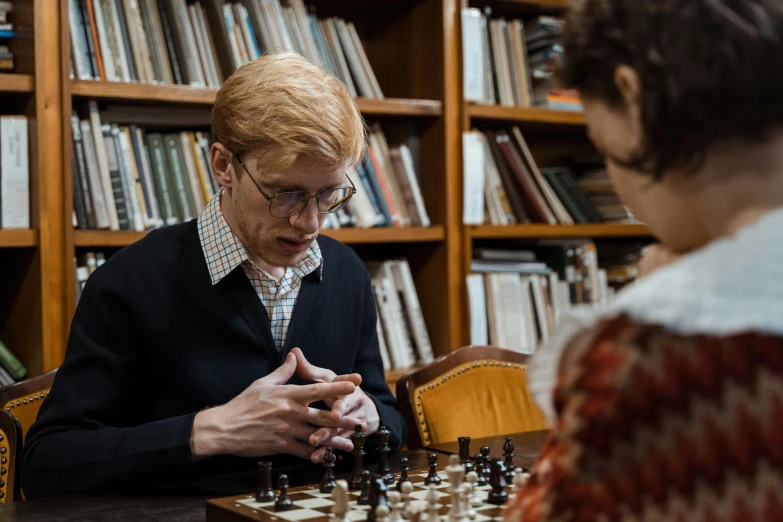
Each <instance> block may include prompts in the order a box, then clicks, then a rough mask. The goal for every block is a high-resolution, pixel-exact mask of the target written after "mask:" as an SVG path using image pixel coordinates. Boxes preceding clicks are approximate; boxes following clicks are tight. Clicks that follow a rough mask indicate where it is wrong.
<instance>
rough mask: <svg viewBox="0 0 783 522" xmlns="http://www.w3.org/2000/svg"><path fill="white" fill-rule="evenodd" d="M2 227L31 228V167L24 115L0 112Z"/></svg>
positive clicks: (0, 225)
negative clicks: (4, 114)
mask: <svg viewBox="0 0 783 522" xmlns="http://www.w3.org/2000/svg"><path fill="white" fill-rule="evenodd" d="M0 140H2V143H1V144H0V205H2V217H0V227H2V228H30V168H29V152H28V141H27V118H26V117H25V116H0Z"/></svg>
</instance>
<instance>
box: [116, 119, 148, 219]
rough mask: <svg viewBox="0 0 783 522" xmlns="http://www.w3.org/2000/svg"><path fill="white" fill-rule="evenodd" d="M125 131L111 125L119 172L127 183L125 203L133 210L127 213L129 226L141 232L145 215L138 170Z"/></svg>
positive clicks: (125, 129)
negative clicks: (117, 155)
mask: <svg viewBox="0 0 783 522" xmlns="http://www.w3.org/2000/svg"><path fill="white" fill-rule="evenodd" d="M115 129H116V132H115ZM126 131H127V128H122V129H120V128H119V127H115V126H112V134H116V136H117V139H119V143H120V157H119V158H118V160H119V162H120V164H121V165H122V168H121V169H120V172H121V173H122V174H124V175H125V179H126V180H127V184H128V202H127V204H128V205H129V206H130V207H131V208H132V209H133V212H129V213H128V214H129V215H130V216H131V217H132V219H131V228H132V229H133V230H135V231H137V232H143V231H144V230H145V226H144V221H145V217H146V216H145V215H144V214H143V213H142V211H141V203H140V202H139V189H138V185H139V183H140V182H139V180H138V179H137V175H138V171H137V170H136V165H135V159H134V158H133V153H132V152H131V148H132V147H131V143H130V139H129V138H128V136H129V134H128V133H127V132H126Z"/></svg>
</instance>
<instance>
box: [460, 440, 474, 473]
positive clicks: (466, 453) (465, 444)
mask: <svg viewBox="0 0 783 522" xmlns="http://www.w3.org/2000/svg"><path fill="white" fill-rule="evenodd" d="M457 442H458V443H459V458H460V460H461V461H462V464H463V465H464V466H465V474H466V475H467V474H468V473H470V472H471V471H473V469H474V466H473V463H472V462H471V461H470V437H459V438H458V439H457Z"/></svg>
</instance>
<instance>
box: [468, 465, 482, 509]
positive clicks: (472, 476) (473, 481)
mask: <svg viewBox="0 0 783 522" xmlns="http://www.w3.org/2000/svg"><path fill="white" fill-rule="evenodd" d="M465 481H466V482H468V484H470V492H471V496H470V506H471V507H472V508H477V507H479V506H480V505H481V504H483V502H482V501H481V497H479V495H478V491H477V490H476V488H477V487H478V473H476V472H475V471H471V472H470V473H468V474H467V475H465Z"/></svg>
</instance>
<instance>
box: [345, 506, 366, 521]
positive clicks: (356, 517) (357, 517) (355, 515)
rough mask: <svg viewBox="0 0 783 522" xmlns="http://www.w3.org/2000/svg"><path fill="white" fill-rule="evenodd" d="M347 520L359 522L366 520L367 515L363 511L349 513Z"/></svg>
mask: <svg viewBox="0 0 783 522" xmlns="http://www.w3.org/2000/svg"><path fill="white" fill-rule="evenodd" d="M368 509H369V508H368ZM348 520H350V521H351V522H361V521H364V520H367V513H366V512H364V511H349V512H348Z"/></svg>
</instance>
